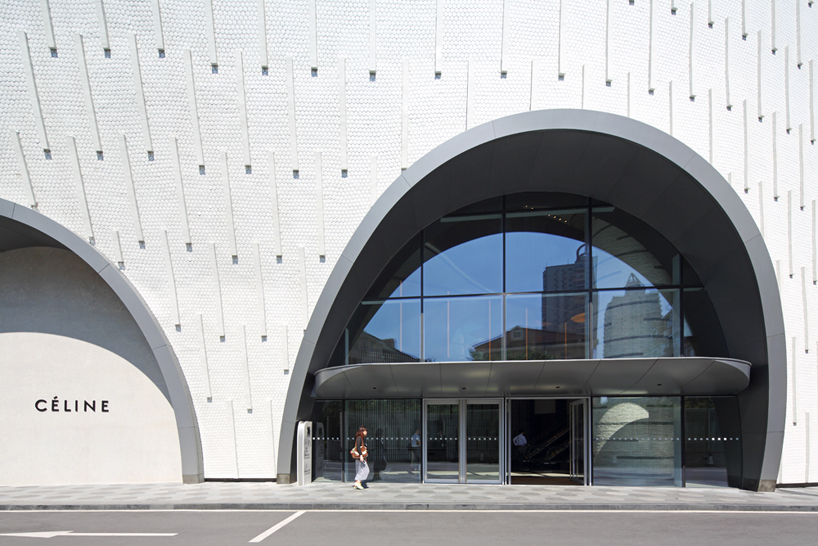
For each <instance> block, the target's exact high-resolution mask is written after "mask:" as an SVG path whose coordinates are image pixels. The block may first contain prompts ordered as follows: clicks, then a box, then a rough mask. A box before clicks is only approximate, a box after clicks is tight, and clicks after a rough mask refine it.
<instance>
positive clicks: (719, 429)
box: [591, 396, 742, 487]
mask: <svg viewBox="0 0 818 546" xmlns="http://www.w3.org/2000/svg"><path fill="white" fill-rule="evenodd" d="M592 407H593V409H592V421H593V423H592V429H591V439H592V446H593V447H592V457H593V465H592V468H593V480H594V481H593V483H594V485H635V486H681V485H685V486H686V487H725V486H729V487H739V486H740V481H741V471H742V455H741V417H740V415H739V407H738V398H737V397H735V396H685V397H680V396H657V397H605V396H602V397H597V398H593V399H592Z"/></svg>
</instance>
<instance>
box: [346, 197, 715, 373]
mask: <svg viewBox="0 0 818 546" xmlns="http://www.w3.org/2000/svg"><path fill="white" fill-rule="evenodd" d="M697 354H706V355H707V356H727V348H726V346H725V344H724V342H723V336H722V335H721V328H720V326H719V324H718V319H717V318H716V316H715V314H714V313H712V305H711V304H710V300H709V297H708V295H707V292H706V291H705V290H704V288H703V287H702V286H701V282H700V280H699V278H698V277H697V276H696V274H695V272H694V271H693V270H692V269H691V268H690V266H689V265H688V264H687V263H686V262H685V261H684V259H683V258H682V257H681V256H680V255H679V253H678V252H677V251H676V249H675V248H674V247H673V245H671V244H670V243H669V242H668V241H667V240H666V239H664V238H663V237H662V236H660V235H659V234H658V233H656V232H655V231H654V230H653V229H651V228H650V227H648V226H647V225H646V224H644V223H643V222H641V221H640V220H638V219H636V218H635V217H633V216H631V215H629V214H627V213H625V212H624V211H622V210H620V209H617V208H614V207H612V206H610V205H607V204H604V203H600V202H597V201H593V200H591V199H588V198H585V197H581V196H576V195H569V194H558V193H531V194H515V195H509V196H505V197H502V198H496V199H492V200H489V201H485V202H481V203H478V204H475V205H472V206H470V207H467V208H465V209H461V210H459V211H457V212H455V213H453V214H450V215H448V216H446V217H444V218H441V219H440V220H438V221H437V222H435V223H433V224H431V225H430V226H429V227H427V228H426V229H425V230H423V232H421V233H419V234H418V235H417V236H416V237H414V238H413V239H412V240H411V241H410V242H409V243H407V245H406V246H405V247H404V248H403V249H402V250H401V251H400V252H399V253H398V254H397V255H396V256H395V257H394V258H393V259H392V260H391V262H390V263H389V264H388V265H387V266H386V267H385V268H384V270H383V272H382V273H381V275H380V276H379V277H378V279H377V280H376V282H375V283H374V284H373V286H372V287H371V289H370V290H369V292H368V294H367V296H366V297H365V298H364V301H362V302H361V304H360V305H359V307H358V309H357V311H356V312H355V314H354V316H353V318H352V319H351V320H350V322H349V324H348V326H347V329H346V330H345V332H344V335H343V336H342V339H341V340H339V343H338V346H337V348H336V350H335V352H334V353H333V356H332V358H331V360H330V365H331V366H337V365H345V364H358V363H367V362H376V363H386V362H418V361H430V362H446V361H493V360H553V359H560V360H562V359H588V358H637V357H653V356H694V355H697Z"/></svg>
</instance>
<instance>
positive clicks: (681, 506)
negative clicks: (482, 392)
mask: <svg viewBox="0 0 818 546" xmlns="http://www.w3.org/2000/svg"><path fill="white" fill-rule="evenodd" d="M207 509H212V510H216V509H222V510H362V509H365V510H764V511H799V512H818V487H808V488H797V489H796V488H792V489H779V490H777V491H776V492H774V493H752V492H749V491H741V490H738V489H726V488H724V489H715V488H714V489H693V488H665V487H599V486H597V487H579V486H577V487H572V486H542V485H514V486H499V485H431V484H423V485H420V484H385V483H382V482H376V483H374V484H370V486H369V489H368V490H366V491H356V490H354V489H352V486H351V484H341V483H335V482H323V483H313V484H311V485H309V486H306V487H297V486H294V485H283V486H279V485H276V484H275V483H270V482H205V483H202V484H196V485H181V484H151V485H76V486H37V487H0V510H207Z"/></svg>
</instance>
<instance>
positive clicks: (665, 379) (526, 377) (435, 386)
mask: <svg viewBox="0 0 818 546" xmlns="http://www.w3.org/2000/svg"><path fill="white" fill-rule="evenodd" d="M750 367H751V365H750V363H749V362H745V361H743V360H735V359H730V358H710V357H676V358H667V357H662V358H617V359H604V360H527V361H526V360H511V361H508V360H507V361H496V362H405V363H404V362H401V363H376V364H357V365H350V366H339V367H334V368H324V369H323V370H319V371H318V372H317V373H316V374H315V387H314V389H313V393H312V394H313V396H314V397H315V398H320V399H336V398H337V399H365V398H373V397H377V398H426V397H456V396H469V397H475V396H480V397H482V396H543V395H548V396H576V395H583V396H644V395H646V394H651V395H661V396H669V395H688V396H690V395H697V396H705V395H707V396H711V395H723V394H737V393H739V392H741V391H743V390H744V389H746V388H747V386H748V385H749V383H750Z"/></svg>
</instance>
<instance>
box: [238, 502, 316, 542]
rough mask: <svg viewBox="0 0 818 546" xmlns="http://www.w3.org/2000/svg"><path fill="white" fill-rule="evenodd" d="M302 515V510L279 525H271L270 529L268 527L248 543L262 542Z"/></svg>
mask: <svg viewBox="0 0 818 546" xmlns="http://www.w3.org/2000/svg"><path fill="white" fill-rule="evenodd" d="M303 513H304V510H301V511H300V512H296V513H295V514H293V515H292V516H290V517H288V518H287V519H285V520H284V521H282V522H280V523H276V524H275V525H273V526H272V527H270V528H269V529H267V530H266V531H264V532H263V533H261V534H260V535H259V536H257V537H256V538H254V539H253V540H251V541H250V542H261V541H262V540H264V539H265V538H267V537H268V536H270V535H272V534H273V533H275V532H276V531H278V530H279V529H281V528H282V527H284V526H285V525H287V524H288V523H290V522H291V521H293V520H294V519H296V518H297V517H298V516H300V515H301V514H303Z"/></svg>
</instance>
